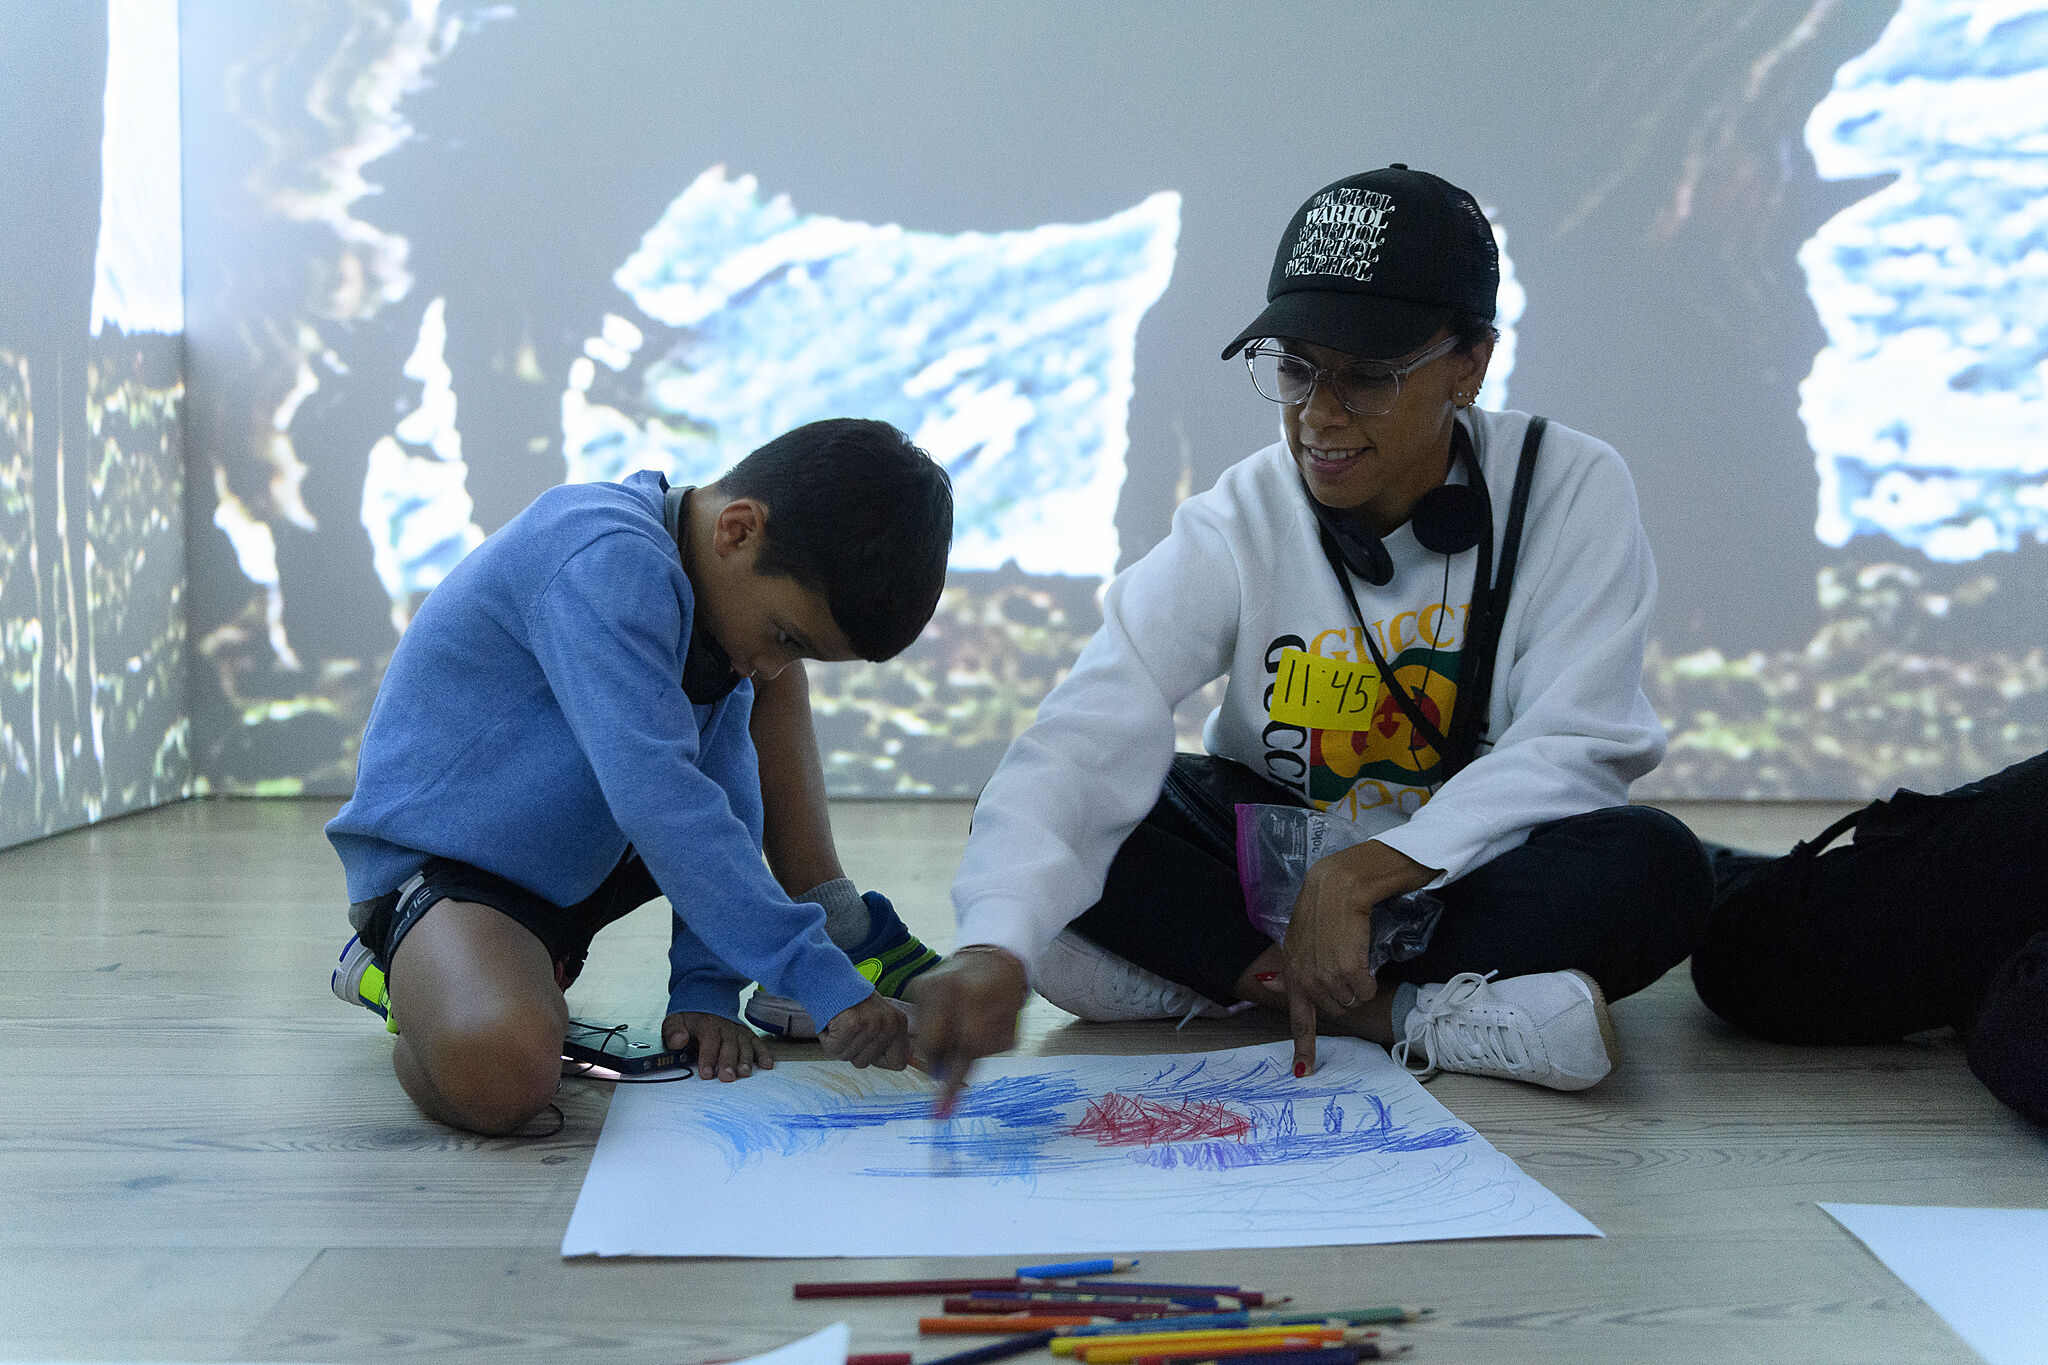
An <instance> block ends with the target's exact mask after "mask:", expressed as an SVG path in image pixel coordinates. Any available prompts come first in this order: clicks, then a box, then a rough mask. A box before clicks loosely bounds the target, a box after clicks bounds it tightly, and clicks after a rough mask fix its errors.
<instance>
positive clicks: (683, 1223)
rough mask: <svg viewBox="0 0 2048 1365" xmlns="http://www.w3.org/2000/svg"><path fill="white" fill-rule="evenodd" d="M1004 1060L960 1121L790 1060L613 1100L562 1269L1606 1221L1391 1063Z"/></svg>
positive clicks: (917, 1078)
mask: <svg viewBox="0 0 2048 1365" xmlns="http://www.w3.org/2000/svg"><path fill="white" fill-rule="evenodd" d="M1291 1060H1292V1051H1291V1048H1290V1046H1289V1045H1288V1044H1285V1043H1273V1044H1267V1045H1264V1046H1260V1047H1248V1048H1238V1049H1235V1050H1232V1051H1227V1052H1211V1053H1192V1054H1187V1055H1182V1056H1166V1057H1047V1058H1017V1057H1009V1058H998V1059H995V1060H993V1061H990V1062H986V1063H984V1064H983V1065H982V1067H981V1068H980V1069H979V1070H978V1071H977V1072H976V1080H975V1084H974V1085H973V1086H972V1087H970V1088H969V1090H968V1092H967V1094H966V1095H965V1096H964V1097H963V1100H962V1102H961V1104H960V1106H959V1107H958V1109H957V1110H956V1111H955V1112H954V1114H953V1117H952V1118H950V1119H949V1120H946V1121H943V1122H941V1121H935V1120H933V1119H932V1117H931V1106H932V1096H933V1094H934V1093H935V1087H934V1086H933V1085H932V1084H931V1082H930V1081H929V1080H927V1079H926V1078H924V1077H923V1076H921V1075H919V1074H918V1073H916V1072H904V1073H890V1072H880V1071H855V1070H853V1069H851V1068H850V1067H846V1066H843V1065H839V1064H835V1063H829V1062H816V1063H810V1062H784V1063H782V1064H781V1065H779V1066H777V1067H776V1068H775V1069H774V1070H773V1071H769V1072H762V1073H758V1074H756V1075H755V1076H753V1077H752V1078H750V1079H748V1080H746V1081H743V1082H738V1083H735V1084H731V1085H715V1084H700V1083H697V1082H694V1081H690V1082H680V1083H677V1084H674V1085H663V1086H634V1087H630V1088H624V1087H622V1088H621V1089H620V1090H619V1092H618V1093H617V1094H616V1095H614V1096H613V1098H612V1108H611V1113H610V1115H609V1116H608V1117H607V1119H606V1120H605V1126H604V1133H603V1135H602V1137H601V1138H600V1139H599V1141H598V1147H597V1152H596V1153H595V1155H594V1156H593V1157H592V1159H591V1164H590V1172H589V1174H588V1176H587V1177H586V1178H585V1180H584V1184H583V1191H582V1194H581V1196H580V1197H579V1198H578V1200H577V1203H576V1211H575V1213H574V1215H573V1216H572V1217H571V1218H570V1221H569V1229H568V1233H567V1235H566V1236H565V1238H564V1239H563V1243H562V1254H563V1255H565V1256H578V1255H600V1256H620V1255H632V1256H946V1255H975V1254H1003V1255H1008V1254H1030V1253H1037V1252H1072V1253H1077V1254H1078V1253H1083V1252H1111V1251H1128V1250H1173V1249H1183V1248H1202V1247H1218V1248H1221V1247H1263V1246H1299V1245H1340V1244H1356V1243H1373V1242H1406V1241H1430V1240H1439V1239H1444V1238H1459V1237H1501V1236H1517V1237H1526V1236H1598V1235H1599V1230H1598V1229H1597V1228H1595V1227H1594V1226H1593V1225H1592V1224H1591V1223H1589V1222H1587V1221H1586V1220H1585V1219H1584V1218H1582V1217H1580V1216H1579V1214H1577V1213H1576V1212H1574V1211H1573V1210H1572V1209H1571V1208H1569V1207H1567V1206H1566V1205H1565V1204H1564V1203H1563V1202H1562V1201H1560V1200H1559V1199H1558V1198H1557V1197H1556V1196H1555V1195H1553V1194H1551V1193H1550V1191H1548V1190H1546V1189H1544V1188H1543V1187H1542V1186H1541V1185H1539V1184H1537V1183H1536V1182H1535V1181H1533V1180H1531V1179H1529V1178H1528V1177H1527V1176H1525V1175H1524V1174H1522V1172H1521V1170H1520V1169H1519V1168H1517V1167H1516V1166H1515V1164H1514V1163H1513V1162H1512V1161H1509V1160H1508V1159H1507V1158H1506V1157H1504V1156H1502V1155H1501V1154H1500V1153H1499V1152H1498V1151H1496V1150H1494V1148H1493V1147H1492V1146H1491V1145H1490V1144H1488V1143H1487V1141H1486V1140H1485V1139H1484V1138H1482V1137H1480V1136H1479V1134H1478V1133H1476V1132H1474V1131H1473V1130H1472V1129H1471V1128H1470V1127H1468V1126H1467V1125H1465V1124H1463V1123H1460V1122H1459V1121H1458V1120H1457V1119H1456V1118H1455V1117H1454V1116H1453V1115H1452V1114H1451V1112H1450V1111H1449V1110H1447V1109H1445V1108H1444V1107H1443V1106H1442V1105H1441V1104H1439V1103H1437V1102H1436V1100H1435V1099H1433V1098H1432V1097H1431V1096H1430V1095H1429V1094H1428V1093H1427V1092H1425V1091H1424V1090H1423V1089H1422V1087H1421V1086H1419V1085H1418V1084H1416V1082H1415V1080H1414V1078H1413V1077H1411V1076H1409V1075H1407V1073H1405V1072H1403V1071H1402V1070H1401V1069H1400V1068H1399V1067H1397V1066H1395V1065H1394V1064H1393V1063H1392V1062H1391V1061H1390V1060H1389V1059H1388V1058H1387V1055H1386V1053H1385V1052H1383V1051H1381V1050H1380V1049H1379V1048H1376V1047H1371V1046H1369V1045H1367V1044H1364V1043H1360V1042H1356V1041H1355V1040H1350V1039H1324V1040H1323V1041H1322V1043H1321V1066H1320V1068H1319V1070H1318V1071H1317V1074H1315V1075H1314V1076H1311V1077H1308V1078H1306V1079H1302V1080H1297V1079H1296V1078H1295V1077H1294V1075H1293V1074H1292V1071H1291V1069H1290V1067H1291Z"/></svg>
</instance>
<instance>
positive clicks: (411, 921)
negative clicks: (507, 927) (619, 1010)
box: [348, 847, 661, 990]
mask: <svg viewBox="0 0 2048 1365" xmlns="http://www.w3.org/2000/svg"><path fill="white" fill-rule="evenodd" d="M660 895H661V888H660V887H658V886H656V885H655V884H654V877H653V875H652V874H650V873H649V872H648V870H647V864H646V863H644V862H642V861H641V860H640V855H639V854H638V853H636V852H634V851H633V850H632V849H631V848H630V847H629V848H627V850H626V855H625V856H624V857H623V858H621V859H619V865H618V866H617V867H615V868H613V869H612V871H611V875H610V876H608V877H606V878H605V879H604V883H603V884H602V885H600V886H599V887H598V888H597V890H596V891H594V892H592V893H591V894H590V895H589V896H588V897H587V898H585V899H584V900H582V901H579V902H578V903H576V904H575V905H571V906H567V907H563V906H559V905H556V904H554V903H553V902H551V901H547V900H544V899H542V898H541V897H540V896H537V895H535V894H534V893H533V892H531V891H528V890H527V889H526V888H525V887H523V886H521V885H519V884H518V883H517V882H512V881H507V880H506V879H505V878H503V877H500V876H498V875H496V874H495V873H490V872H486V871H484V870H483V869H482V868H479V867H471V866H470V865H469V864H468V863H463V862H457V861H456V860H455V859H453V858H429V859H427V862H426V865H425V866H424V867H422V868H421V869H420V870H419V871H418V872H416V873H415V874H413V875H412V876H411V877H409V878H407V879H406V881H405V882H404V883H403V884H402V885H400V886H399V887H398V889H397V890H395V891H387V892H385V893H384V894H383V895H381V896H379V897H377V899H375V900H370V901H357V902H356V903H355V904H354V905H352V906H350V907H349V911H348V919H349V923H350V924H352V925H354V926H355V930H356V933H357V935H358V936H359V937H360V938H361V939H362V941H363V943H364V945H365V946H366V947H368V948H369V950H370V955H371V956H372V957H374V958H376V959H377V965H378V966H379V967H381V968H383V969H384V971H385V973H386V974H387V975H388V974H389V973H390V971H391V957H392V954H394V953H396V952H397V951H398V945H399V943H400V942H401V941H403V940H404V938H405V936H406V935H407V934H409V933H411V932H412V927H413V926H414V925H415V924H418V923H419V922H420V917H421V916H423V915H425V914H426V913H427V911H429V910H431V909H433V908H434V907H435V906H436V905H439V904H440V903H441V902H442V901H447V900H454V901H471V902H474V903H475V904H478V905H488V906H490V907H491V908H492V909H493V910H496V911H498V912H499V913H501V914H503V915H505V916H507V917H508V918H510V919H511V920H513V921H514V922H515V923H517V924H519V925H521V926H523V927H524V928H525V929H526V930H528V931H529V932H530V933H532V935H533V936H534V937H535V938H537V939H539V940H540V941H541V946H542V947H544V948H546V949H547V950H548V960H549V961H551V962H553V963H554V964H555V984H556V985H557V986H560V987H561V988H562V989H563V990H567V989H568V988H569V983H570V982H572V981H574V980H575V979H576V976H577V974H578V973H579V972H581V971H582V970H583V961H584V959H585V958H586V957H587V956H588V955H589V953H590V940H591V939H593V938H595V937H596V936H597V931H598V930H600V929H602V928H604V926H605V925H607V924H610V923H611V922H612V921H613V920H615V919H618V918H619V917H620V916H622V915H625V914H626V913H628V912H629V911H632V910H636V909H638V908H639V907H640V906H643V905H645V904H646V903H647V902H649V901H651V900H654V899H655V898H657V897H658V896H660Z"/></svg>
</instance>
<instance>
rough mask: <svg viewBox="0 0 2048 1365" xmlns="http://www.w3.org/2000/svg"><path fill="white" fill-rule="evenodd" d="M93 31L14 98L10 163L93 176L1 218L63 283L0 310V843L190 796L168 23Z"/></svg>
mask: <svg viewBox="0 0 2048 1365" xmlns="http://www.w3.org/2000/svg"><path fill="white" fill-rule="evenodd" d="M88 17H91V18H96V17H97V16H88ZM106 17H107V19H108V21H109V22H108V23H107V25H106V27H105V28H104V29H103V30H102V29H100V28H99V26H98V25H97V24H95V23H82V24H81V25H80V29H81V31H80V33H79V34H78V35H77V38H78V41H77V42H76V43H75V44H72V45H71V46H70V48H69V49H68V50H66V51H59V52H58V53H56V54H55V55H54V56H52V57H50V58H49V59H48V60H41V61H39V63H38V64H39V66H40V68H41V73H40V78H39V79H40V81H41V82H44V83H46V85H45V87H44V88H29V89H26V90H23V89H19V88H17V89H16V90H13V91H10V92H9V93H10V95H12V96H14V97H17V98H22V99H25V100H28V101H30V102H32V103H34V104H35V105H36V107H37V110H38V113H37V117H36V128H35V130H34V133H33V136H32V137H31V138H29V139H26V140H27V141H28V143H29V145H28V146H26V147H23V146H21V145H20V144H19V143H17V146H16V151H17V152H19V153H21V154H23V155H26V156H30V157H33V156H36V155H38V154H47V153H54V154H55V155H56V156H57V157H60V158H76V161H77V164H79V165H81V166H83V167H86V168H97V169H98V171H99V174H98V175H97V176H94V175H92V174H91V173H90V170H89V169H88V170H87V171H86V172H85V173H83V174H81V175H80V176H79V177H78V178H77V179H76V180H73V181H71V182H69V183H66V184H51V185H38V186H37V188H36V192H35V193H32V194H25V193H20V192H18V191H19V189H20V185H19V183H18V182H17V183H16V184H15V189H16V190H17V192H16V193H14V194H11V195H10V196H9V198H10V199H11V200H12V201H13V202H12V203H11V204H10V205H9V207H8V208H7V209H6V210H0V227H4V229H5V230H6V231H7V233H8V235H9V239H10V241H13V242H16V243H19V242H20V241H22V240H24V239H26V240H29V241H36V242H46V241H51V240H53V239H55V240H57V241H60V242H61V243H62V247H63V248H65V249H68V250H67V254H68V255H70V256H71V257H72V259H73V264H74V267H75V269H74V270H73V272H71V273H70V274H69V275H59V276H55V277H50V278H37V279H16V280H10V281H9V289H8V298H7V306H5V307H4V308H0V846H5V845H7V844H10V843H15V842H18V841H20V840H22V839H27V838H32V837H34V836H36V835H40V834H47V833H50V832H52V831H55V830H60V829H66V828H69V827H71V826H73V825H77V824H82V823H85V822H88V821H92V820H97V819H100V818H102V817H104V816H109V815H118V814H121V813H123V812H126V811H130V810H135V809H137V808H139V807H143V806H148V805H154V804H157V803H159V802H163V801H167V800H172V799H175V798H176V797H178V796H181V795H184V794H186V793H188V792H189V791H190V789H191V764H190V757H189V753H188V748H187V746H188V724H187V719H186V708H185V671H186V666H187V660H186V656H185V650H184V644H185V630H184V627H185V619H184V612H183V601H182V599H183V595H184V589H185V583H184V573H183V545H182V541H183V533H182V523H181V520H180V516H179V504H180V502H181V501H182V498H183V486H182V470H183V450H182V448H181V440H180V415H181V409H182V406H183V400H184V387H183V383H182V377H181V374H180V370H179V342H178V337H179V334H180V333H181V332H182V331H183V330H184V317H185V315H184V302H183V281H182V278H181V275H180V259H181V253H182V246H181V242H180V239H179V232H178V223H179V175H178V170H179V145H178V33H177V6H176V4H175V3H174V0H137V2H136V3H126V4H120V5H116V6H114V7H113V8H112V10H111V11H110V12H109V14H108V15H107V16H106ZM59 46H60V48H61V47H62V45H59ZM102 75H103V77H104V80H103V81H102V80H101V79H100V77H102ZM102 88H103V90H104V94H103V96H102V98H100V99H93V98H91V96H92V94H93V93H94V92H95V91H98V90H100V89H102ZM81 94H83V95H84V96H85V98H84V99H81V98H80V96H81ZM67 108H76V109H78V110H79V114H80V116H79V117H76V118H66V117H62V116H60V113H61V111H63V110H65V109H67Z"/></svg>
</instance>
